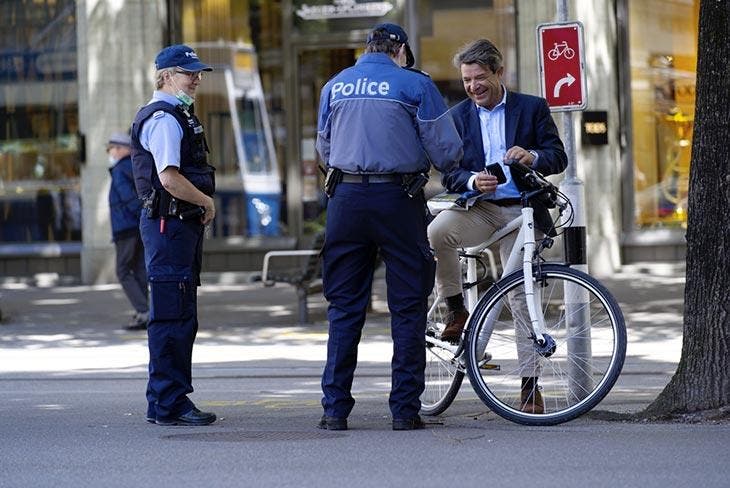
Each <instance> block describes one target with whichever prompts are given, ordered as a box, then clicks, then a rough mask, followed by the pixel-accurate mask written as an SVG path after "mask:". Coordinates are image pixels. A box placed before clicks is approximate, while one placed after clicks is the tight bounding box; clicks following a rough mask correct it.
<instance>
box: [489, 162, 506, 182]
mask: <svg viewBox="0 0 730 488" xmlns="http://www.w3.org/2000/svg"><path fill="white" fill-rule="evenodd" d="M484 169H485V170H486V171H487V173H489V174H491V175H492V176H496V177H497V184H498V185H501V184H502V183H506V182H507V177H506V176H504V171H502V165H501V164H499V163H492V164H488V165H487V166H486V168H484Z"/></svg>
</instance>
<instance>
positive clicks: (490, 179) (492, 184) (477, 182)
mask: <svg viewBox="0 0 730 488" xmlns="http://www.w3.org/2000/svg"><path fill="white" fill-rule="evenodd" d="M474 189H475V190H479V191H480V192H482V193H493V192H494V191H495V190H496V189H497V177H496V176H493V175H490V174H489V173H487V172H486V171H481V172H479V173H477V174H476V178H474Z"/></svg>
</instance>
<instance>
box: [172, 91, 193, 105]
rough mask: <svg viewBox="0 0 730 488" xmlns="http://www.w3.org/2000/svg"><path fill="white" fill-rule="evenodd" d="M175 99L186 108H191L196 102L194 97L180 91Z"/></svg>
mask: <svg viewBox="0 0 730 488" xmlns="http://www.w3.org/2000/svg"><path fill="white" fill-rule="evenodd" d="M175 97H176V98H177V99H178V100H180V101H181V102H182V103H183V104H184V105H185V106H186V107H190V106H191V105H192V104H193V103H194V102H195V99H194V98H193V97H191V96H190V95H188V94H187V93H185V92H184V91H182V90H178V91H177V93H176V94H175Z"/></svg>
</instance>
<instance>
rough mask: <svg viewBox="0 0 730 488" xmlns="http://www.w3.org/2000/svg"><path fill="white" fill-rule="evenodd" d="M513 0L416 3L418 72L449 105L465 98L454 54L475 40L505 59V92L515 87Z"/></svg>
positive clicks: (515, 44)
mask: <svg viewBox="0 0 730 488" xmlns="http://www.w3.org/2000/svg"><path fill="white" fill-rule="evenodd" d="M514 3H515V2H514V1H513V0H493V1H481V2H474V1H471V0H454V1H451V2H439V1H436V0H419V1H418V2H417V6H418V19H419V24H418V27H419V32H420V38H419V48H420V49H419V52H420V58H421V62H420V66H419V68H420V69H422V70H424V71H426V72H427V73H428V74H429V75H430V76H431V78H432V79H433V80H434V82H435V83H436V85H437V86H438V87H439V90H441V93H442V94H443V95H444V98H445V99H446V102H447V103H448V104H449V105H454V104H455V103H457V102H459V101H461V100H463V99H464V98H466V94H465V93H464V86H463V84H462V83H461V76H460V74H459V71H458V70H457V69H456V68H455V67H454V65H453V64H452V59H453V57H454V54H456V52H457V51H458V50H459V49H460V48H461V47H462V46H464V45H465V44H467V43H468V42H471V41H473V40H475V39H479V38H486V39H489V40H490V41H492V42H493V43H494V45H495V46H497V48H498V49H499V50H500V52H501V53H502V56H503V57H504V65H505V77H504V81H505V84H506V85H507V88H509V89H512V90H516V89H517V88H518V87H517V54H516V52H517V42H516V37H515V9H514Z"/></svg>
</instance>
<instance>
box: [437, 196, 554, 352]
mask: <svg viewBox="0 0 730 488" xmlns="http://www.w3.org/2000/svg"><path fill="white" fill-rule="evenodd" d="M517 229H519V232H518V234H517V238H516V239H515V242H514V244H513V246H512V250H511V251H510V255H509V258H508V259H507V262H506V263H503V266H502V275H501V277H500V279H502V278H504V277H505V276H507V275H508V274H510V273H512V272H514V271H516V270H517V269H519V265H520V254H522V261H521V263H522V272H523V273H524V276H525V296H526V300H527V311H528V313H529V316H530V322H531V326H532V330H533V332H534V334H535V340H537V341H542V342H544V340H545V338H544V331H545V325H544V320H543V316H542V311H541V310H540V307H539V306H538V305H537V304H538V303H540V299H541V297H540V295H539V289H538V290H537V291H536V290H535V286H534V281H533V278H532V261H533V254H534V252H535V228H534V217H533V209H532V207H530V206H529V205H528V204H527V203H526V200H524V201H523V205H522V212H521V215H520V216H519V217H515V218H514V219H512V220H511V221H510V222H508V223H507V224H506V225H505V226H504V227H502V228H501V229H499V230H497V231H496V232H495V233H493V234H492V235H491V236H490V237H489V239H487V240H486V241H484V242H483V243H481V244H479V245H478V246H474V247H470V248H467V249H466V250H465V251H466V254H467V256H469V255H478V254H479V253H481V252H482V251H483V250H484V249H486V248H488V247H489V246H491V245H492V244H494V243H496V242H498V241H500V240H501V239H503V238H504V237H506V236H507V235H508V234H510V233H512V232H514V231H515V230H517ZM466 276H467V281H468V282H470V283H473V285H472V286H470V287H469V288H468V289H467V290H466V293H465V295H466V296H465V298H466V305H467V307H468V310H469V312H470V313H471V312H472V311H473V309H474V307H475V306H476V303H477V301H478V296H477V295H478V290H477V286H476V282H475V281H476V259H475V258H470V257H467V271H466ZM436 306H437V303H436V301H434V304H433V305H432V308H433V307H436ZM429 312H431V311H429ZM500 312H501V306H497V307H495V308H494V309H492V311H491V312H490V313H489V314H488V315H487V326H486V327H483V328H482V333H483V337H482V336H480V337H479V342H478V347H479V350H482V351H484V350H486V345H487V342H488V341H489V336H490V335H491V331H492V329H493V323H494V321H495V320H496V319H497V317H498V316H499V313H500ZM427 340H428V341H430V342H433V343H434V344H437V345H439V346H440V347H442V348H446V349H448V350H450V351H453V352H454V354H455V355H456V356H458V355H459V354H460V353H461V352H463V344H460V345H459V346H458V347H457V346H449V345H448V343H446V342H444V341H441V340H440V339H436V338H428V339H427Z"/></svg>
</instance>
